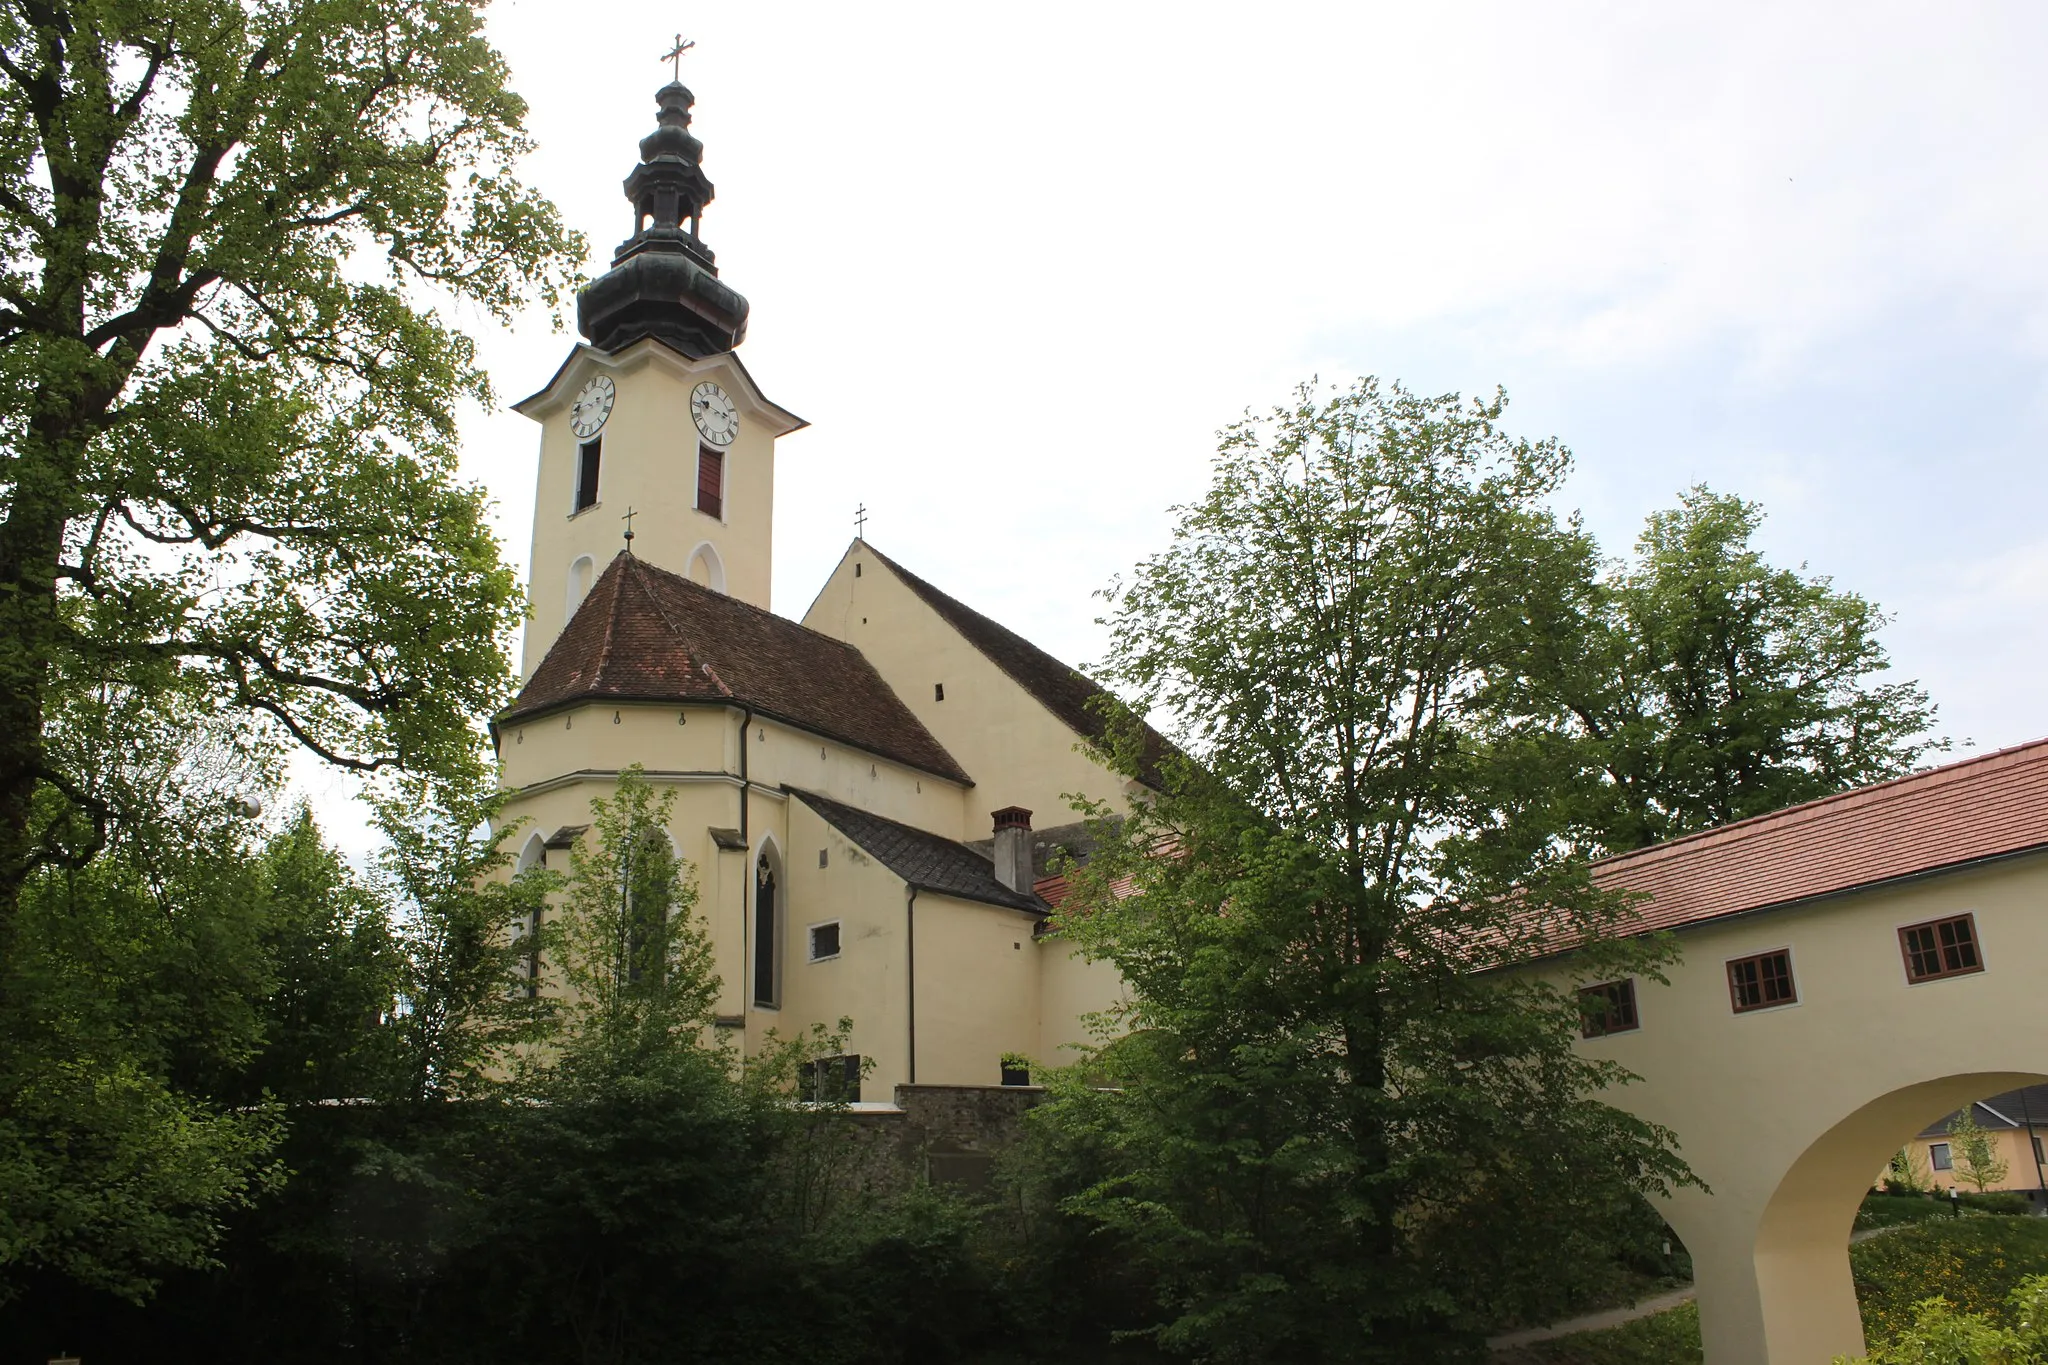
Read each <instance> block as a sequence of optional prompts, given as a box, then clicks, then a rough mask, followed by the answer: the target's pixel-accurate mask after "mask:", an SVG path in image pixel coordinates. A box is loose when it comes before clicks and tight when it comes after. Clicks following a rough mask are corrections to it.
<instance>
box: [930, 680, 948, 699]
mask: <svg viewBox="0 0 2048 1365" xmlns="http://www.w3.org/2000/svg"><path fill="white" fill-rule="evenodd" d="M945 699H946V685H945V684H944V683H933V684H932V700H933V701H944V700H945Z"/></svg>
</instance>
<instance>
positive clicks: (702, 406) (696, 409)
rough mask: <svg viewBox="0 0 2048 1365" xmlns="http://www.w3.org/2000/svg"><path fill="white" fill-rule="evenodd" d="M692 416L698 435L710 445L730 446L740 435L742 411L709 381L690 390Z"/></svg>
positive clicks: (723, 391) (722, 390)
mask: <svg viewBox="0 0 2048 1365" xmlns="http://www.w3.org/2000/svg"><path fill="white" fill-rule="evenodd" d="M690 416H691V417H692V418H693V419H694V420H695V421H696V423H697V432H698V434H699V435H701V436H702V437H703V438H704V440H705V441H706V442H707V443H708V444H710V445H715V446H720V447H724V446H729V445H731V444H732V438H733V437H735V436H737V435H739V434H740V410H739V409H738V408H736V407H734V406H733V404H732V399H731V398H729V397H728V396H727V395H726V392H725V390H724V389H721V388H719V387H718V385H716V384H714V383H712V382H711V381H710V380H708V379H707V380H705V381H704V382H703V383H701V384H699V385H698V386H697V387H696V388H694V389H692V390H690Z"/></svg>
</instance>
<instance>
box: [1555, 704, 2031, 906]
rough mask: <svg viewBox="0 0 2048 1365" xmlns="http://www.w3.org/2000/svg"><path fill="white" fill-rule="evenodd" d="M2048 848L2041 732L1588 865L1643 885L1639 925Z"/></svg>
mask: <svg viewBox="0 0 2048 1365" xmlns="http://www.w3.org/2000/svg"><path fill="white" fill-rule="evenodd" d="M2032 849H2048V739H2041V740H2035V741H2033V742H2032V743H2029V744H2021V745H2017V746H2015V747H2013V748H2010V749H2000V750H1998V751H1997V752H1995V753H1989V754H1981V755H1979V756H1977V757H1975V758H1966V759H1964V760H1962V761H1961V762H1959V763H1951V764H1948V765H1947V766H1945V767H1940V768H1933V769H1930V770H1929V771H1927V772H1924V773H1914V774H1913V775H1912V776H1910V777H1900V778H1895V779H1893V780H1892V781H1890V782H1880V783H1878V784H1877V785H1875V786H1870V787H1861V788H1858V789H1857V790H1855V791H1850V792H1843V793H1841V794H1840V795H1838V796H1824V797H1822V798H1821V799H1820V800H1818V801H1808V802H1807V803H1805V804H1804V805H1799V806H1788V807H1787V808H1785V809H1784V810H1780V811H1773V812H1771V813H1770V814H1769V815H1759V816H1756V817H1754V818H1752V819H1748V820H1742V821H1739V822H1737V823H1735V824H1732V825H1723V826H1722V827H1720V828H1719V829H1710V830H1706V831H1704V832H1702V833H1699V834H1691V835H1687V836H1686V837H1684V838H1682V839H1673V840H1671V841H1670V842H1669V843H1664V844H1657V845H1654V846H1652V847H1650V848H1646V849H1640V850H1637V851H1636V852H1633V853H1624V854H1621V855H1619V856H1618V857H1613V858H1606V859H1603V860H1601V861H1600V862H1597V863H1595V864H1593V879H1594V881H1596V882H1598V883H1599V884H1600V885H1601V886H1605V887H1618V888H1624V889H1626V890H1629V891H1639V892H1646V893H1648V894H1649V896H1650V897H1651V899H1650V900H1648V901H1647V902H1645V903H1643V904H1642V905H1640V906H1638V907H1637V910H1636V914H1637V915H1638V916H1639V917H1640V927H1641V928H1642V929H1644V930H1656V929H1672V928H1677V927H1679V926H1682V925H1688V924H1699V923H1702V922H1704V921H1707V920H1715V919H1721V918H1724V917H1725V916H1728V915H1739V914H1743V913H1746V912H1748V911H1753V910H1765V909H1770V908H1772V907H1775V906H1782V905H1790V904H1793V903H1796V902H1799V901H1806V900H1812V899H1814V898H1816V897H1820V896H1829V895H1835V894H1838V893H1840V892H1844V891H1851V890H1855V889H1856V888H1858V887H1865V886H1871V885H1873V884H1876V883H1879V882H1888V881H1894V880H1897V879H1898V878H1901V877H1911V876H1914V875H1917V874H1919V873H1925V872H1934V871H1938V870H1940V869H1942V868H1953V867H1958V866H1961V865H1963V864H1966V863H1972V862H1978V861H1981V860H1983V859H1986V858H1996V857H2001V856H2004V855H2008V854H2014V853H2022V852H2026V851H2028V850H2032Z"/></svg>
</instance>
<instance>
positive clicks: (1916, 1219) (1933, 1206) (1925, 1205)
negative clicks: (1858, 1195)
mask: <svg viewBox="0 0 2048 1365" xmlns="http://www.w3.org/2000/svg"><path fill="white" fill-rule="evenodd" d="M1954 1216H1955V1211H1954V1210H1953V1209H1951V1208H1950V1207H1949V1204H1948V1200H1946V1199H1929V1198H1928V1197H1927V1196H1926V1195H1924V1194H1871V1195H1865V1196H1864V1198H1863V1207H1862V1208H1860V1209H1858V1210H1856V1227H1857V1229H1858V1230H1859V1231H1861V1230H1862V1229H1865V1228H1895V1227H1899V1226H1901V1225H1903V1224H1906V1223H1924V1222H1926V1221H1928V1220H1929V1219H1932V1218H1953V1217H1954Z"/></svg>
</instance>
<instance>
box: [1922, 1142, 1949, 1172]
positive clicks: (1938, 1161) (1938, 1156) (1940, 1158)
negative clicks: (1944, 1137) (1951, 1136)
mask: <svg viewBox="0 0 2048 1365" xmlns="http://www.w3.org/2000/svg"><path fill="white" fill-rule="evenodd" d="M1927 1156H1928V1159H1929V1160H1930V1161H1931V1162H1933V1164H1934V1169H1935V1170H1937V1171H1946V1170H1948V1169H1949V1168H1950V1164H1951V1163H1950V1162H1949V1159H1948V1144H1947V1143H1946V1142H1937V1143H1935V1144H1934V1145H1933V1146H1932V1147H1929V1148H1928V1149H1927Z"/></svg>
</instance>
